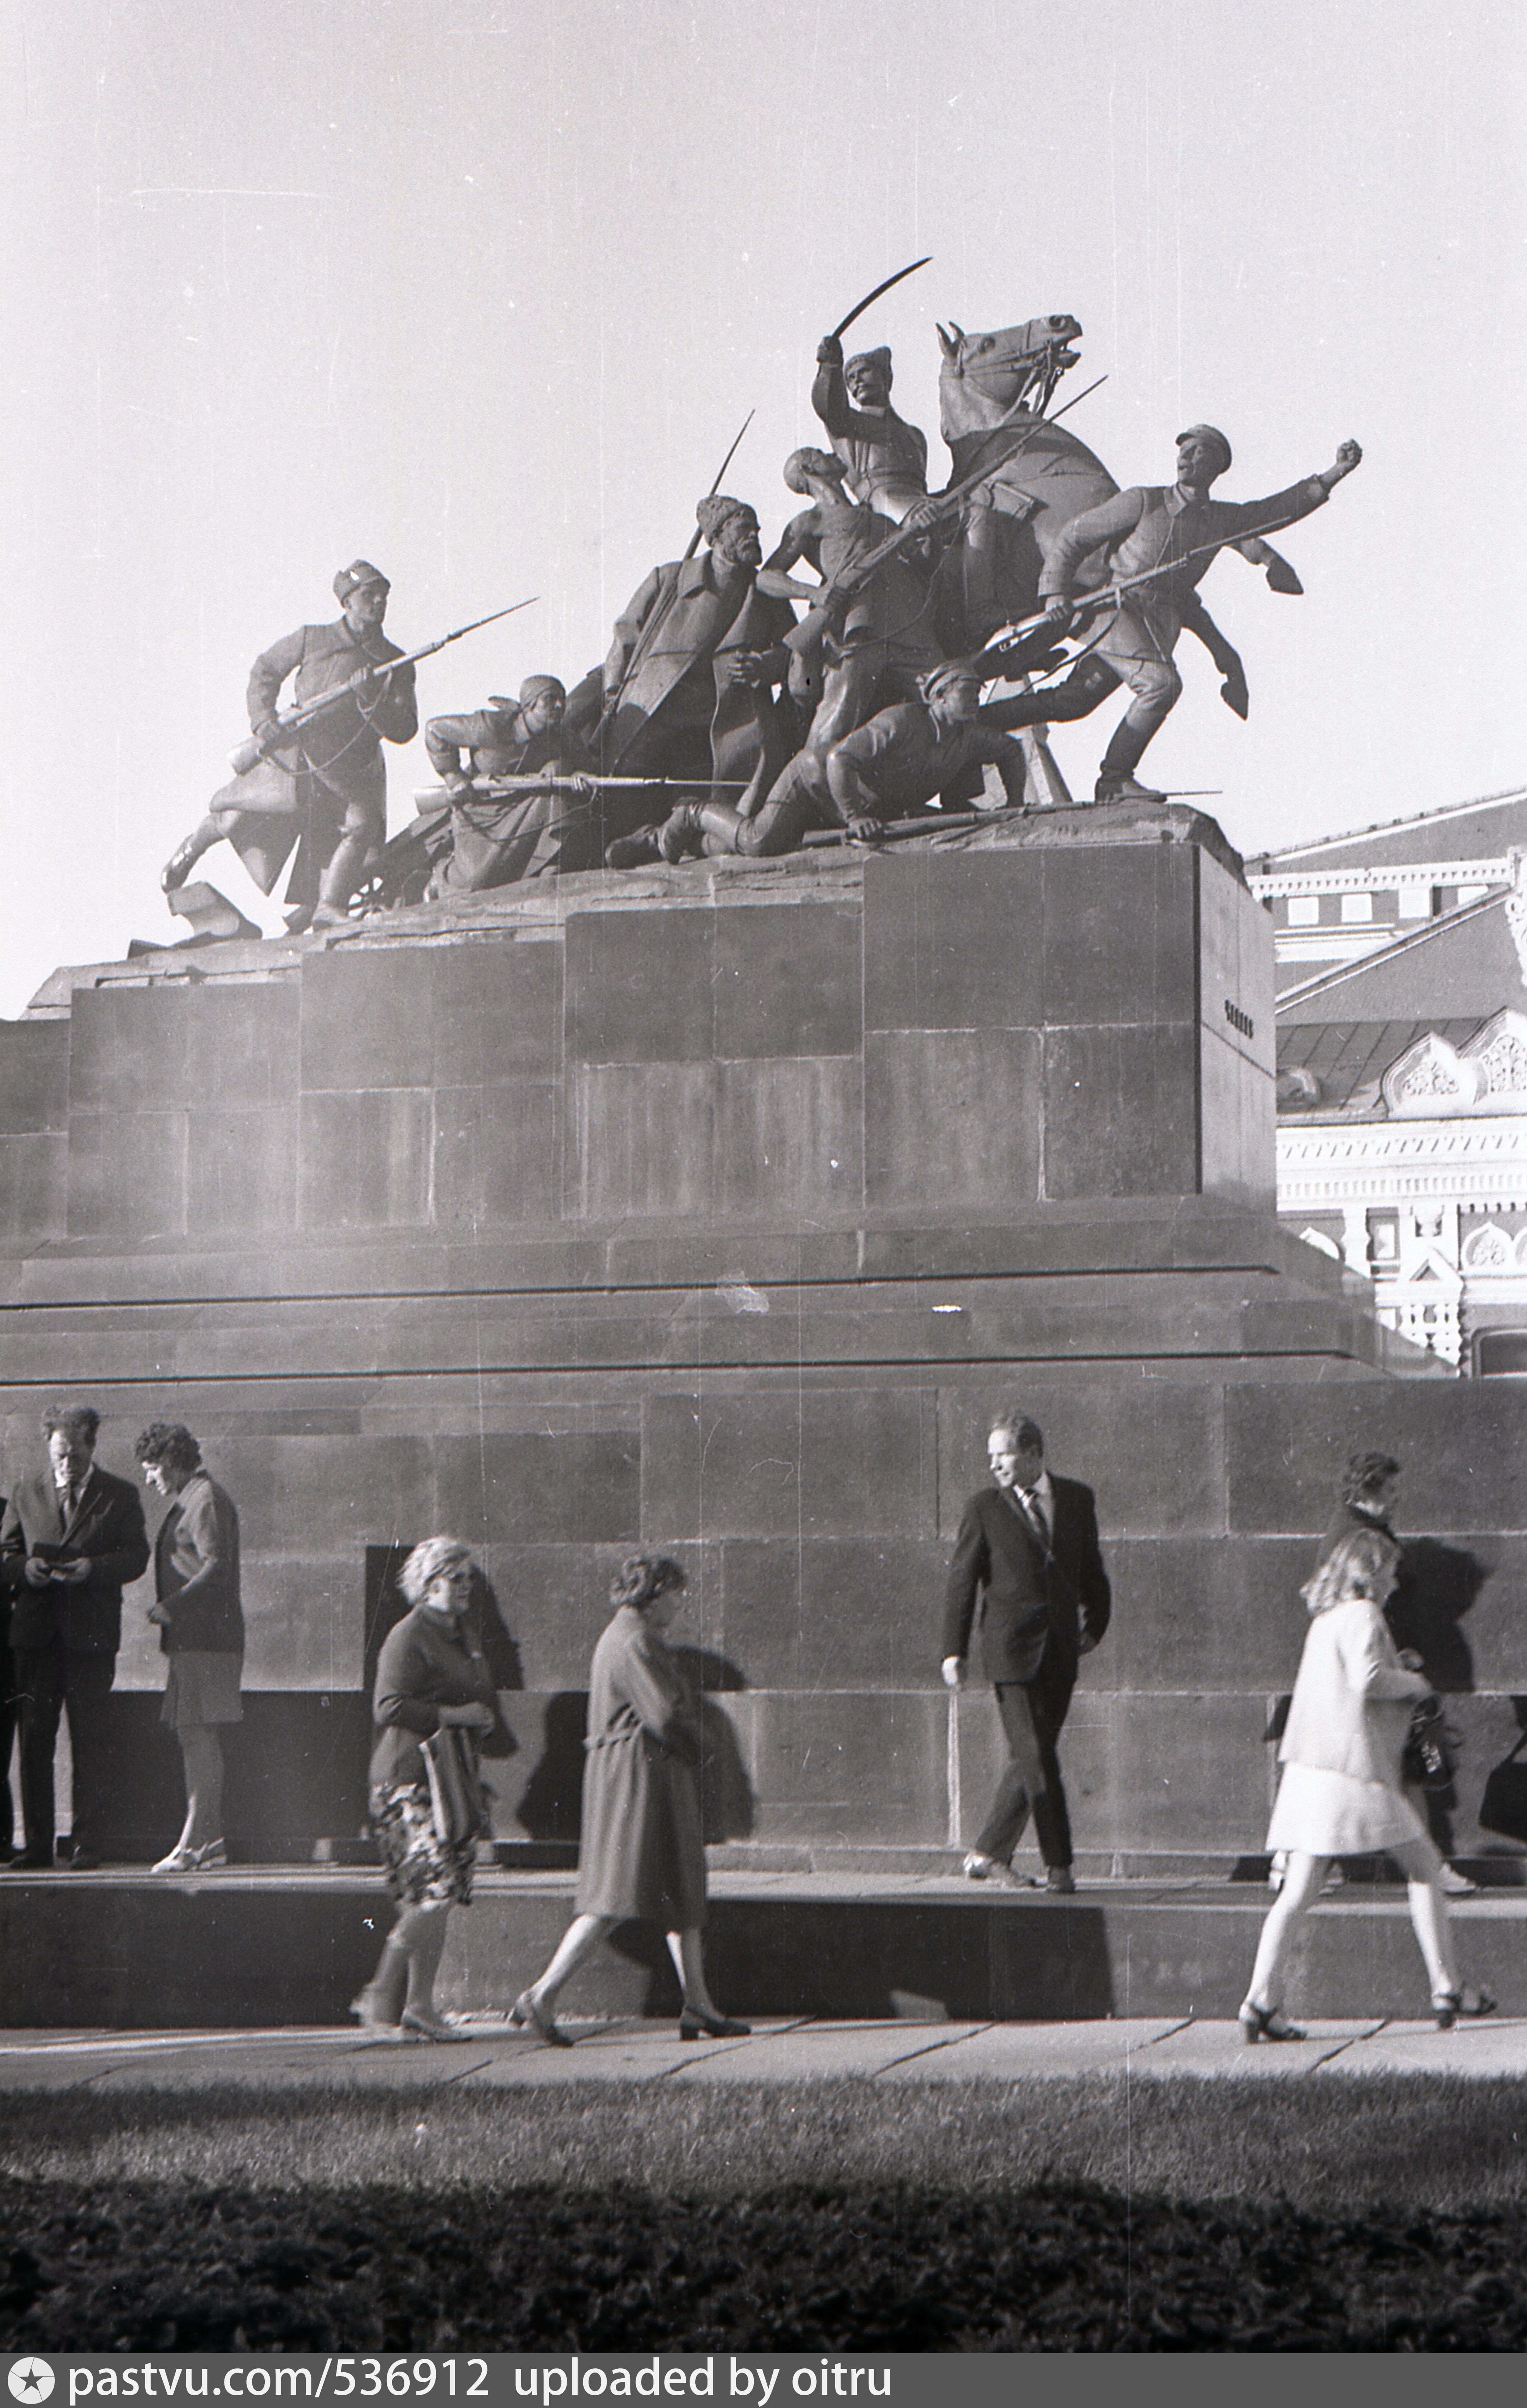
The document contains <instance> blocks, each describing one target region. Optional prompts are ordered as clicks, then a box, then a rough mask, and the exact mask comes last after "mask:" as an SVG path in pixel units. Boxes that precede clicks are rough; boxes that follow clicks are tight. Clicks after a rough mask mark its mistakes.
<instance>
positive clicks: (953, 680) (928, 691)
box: [918, 661, 986, 702]
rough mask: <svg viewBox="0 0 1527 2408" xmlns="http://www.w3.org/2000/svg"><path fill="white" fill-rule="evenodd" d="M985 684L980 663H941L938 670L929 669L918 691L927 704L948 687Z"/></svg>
mask: <svg viewBox="0 0 1527 2408" xmlns="http://www.w3.org/2000/svg"><path fill="white" fill-rule="evenodd" d="M985 682H986V679H985V675H984V674H983V672H982V669H981V665H980V663H979V662H978V661H940V662H939V664H938V667H936V668H935V669H928V670H927V671H925V673H924V674H923V675H922V676H921V677H920V678H919V680H918V691H919V693H920V695H922V698H923V700H924V701H925V702H932V700H933V698H934V696H935V694H939V693H941V692H942V691H943V689H944V687H945V686H947V685H958V684H962V683H963V684H967V685H984V684H985Z"/></svg>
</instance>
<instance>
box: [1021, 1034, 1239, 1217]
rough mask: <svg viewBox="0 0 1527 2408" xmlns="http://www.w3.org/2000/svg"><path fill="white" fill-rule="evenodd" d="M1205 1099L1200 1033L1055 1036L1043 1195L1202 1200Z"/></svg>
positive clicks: (1050, 1045) (1049, 1047)
mask: <svg viewBox="0 0 1527 2408" xmlns="http://www.w3.org/2000/svg"><path fill="white" fill-rule="evenodd" d="M1197 1089H1198V1038H1197V1031H1196V1029H1195V1028H1194V1027H1193V1026H1192V1025H1191V1024H1188V1025H1183V1024H1177V1025H1146V1026H1142V1027H1134V1028H1130V1027H1116V1028H1106V1027H1091V1028H1079V1027H1077V1028H1053V1027H1052V1028H1047V1029H1046V1031H1045V1033H1044V1099H1043V1111H1044V1131H1045V1140H1044V1187H1043V1193H1044V1194H1045V1195H1046V1196H1047V1197H1049V1198H1050V1199H1051V1200H1052V1201H1054V1202H1057V1203H1059V1202H1063V1201H1064V1200H1066V1199H1067V1198H1068V1197H1091V1196H1191V1195H1192V1194H1194V1193H1195V1192H1196V1190H1197V1187H1198V1176H1199V1169H1198V1164H1199V1154H1198V1092H1197ZM1031 1110H1032V1106H1031Z"/></svg>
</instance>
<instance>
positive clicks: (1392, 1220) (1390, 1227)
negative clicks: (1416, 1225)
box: [1368, 1212, 1400, 1263]
mask: <svg viewBox="0 0 1527 2408" xmlns="http://www.w3.org/2000/svg"><path fill="white" fill-rule="evenodd" d="M1368 1258H1369V1260H1370V1262H1375V1263H1397V1262H1398V1261H1399V1259H1400V1223H1399V1220H1398V1217H1397V1216H1396V1215H1395V1214H1394V1213H1393V1212H1370V1213H1369V1215H1368Z"/></svg>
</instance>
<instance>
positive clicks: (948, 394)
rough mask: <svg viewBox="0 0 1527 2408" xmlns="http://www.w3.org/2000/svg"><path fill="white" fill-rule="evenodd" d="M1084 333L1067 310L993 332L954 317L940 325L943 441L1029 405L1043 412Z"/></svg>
mask: <svg viewBox="0 0 1527 2408" xmlns="http://www.w3.org/2000/svg"><path fill="white" fill-rule="evenodd" d="M1080 336H1081V328H1080V326H1079V325H1078V323H1077V320H1076V319H1075V318H1070V317H1066V316H1064V315H1060V316H1057V317H1053V318H1030V319H1028V320H1027V321H1026V322H1025V323H1024V324H1023V325H1021V326H1000V327H998V328H997V329H996V331H995V332H994V333H992V334H990V335H967V334H966V333H965V330H964V328H963V326H957V325H955V324H954V323H953V322H952V321H951V322H950V323H949V325H948V326H947V327H945V326H940V327H939V329H938V345H939V349H940V351H942V352H943V354H944V361H943V366H941V368H940V369H939V372H938V396H939V409H940V418H941V423H942V426H943V432H944V437H945V440H946V441H949V440H950V439H951V438H952V437H954V436H957V435H967V434H969V433H970V432H971V431H972V429H973V428H974V427H977V426H989V425H991V424H992V422H993V420H994V419H996V418H997V417H999V416H1000V417H1005V416H1006V415H1007V414H1008V413H1009V412H1010V411H1013V410H1016V409H1022V408H1024V407H1027V406H1032V407H1033V408H1034V409H1036V410H1043V409H1045V408H1046V406H1047V405H1048V403H1049V396H1050V394H1052V393H1053V392H1054V390H1055V386H1056V384H1057V383H1058V381H1059V380H1060V379H1061V377H1063V375H1064V373H1065V371H1066V369H1067V368H1074V367H1075V366H1076V365H1077V356H1078V354H1077V352H1076V351H1074V350H1073V349H1072V345H1073V344H1074V343H1076V342H1077V341H1078V340H1079V338H1080Z"/></svg>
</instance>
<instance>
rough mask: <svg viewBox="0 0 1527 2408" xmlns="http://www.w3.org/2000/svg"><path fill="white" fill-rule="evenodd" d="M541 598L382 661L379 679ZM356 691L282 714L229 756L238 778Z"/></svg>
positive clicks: (347, 688)
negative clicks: (268, 726) (266, 732)
mask: <svg viewBox="0 0 1527 2408" xmlns="http://www.w3.org/2000/svg"><path fill="white" fill-rule="evenodd" d="M540 598H541V597H540V595H538V594H532V595H529V596H528V597H527V598H526V599H525V600H524V601H523V602H511V603H510V604H509V607H508V609H507V610H490V611H489V613H488V616H487V618H486V619H474V620H473V621H472V623H471V624H470V625H469V626H465V627H454V628H452V630H451V632H450V635H449V636H437V637H436V638H435V641H434V643H433V644H422V645H421V647H420V649H419V651H418V652H405V653H403V654H402V656H401V657H400V658H399V659H397V660H395V661H378V663H377V675H378V677H384V678H385V677H387V676H390V675H391V673H392V670H393V669H407V668H411V667H413V665H414V663H415V662H416V661H427V660H428V659H429V657H430V655H431V653H432V652H444V651H445V648H446V646H447V645H448V644H459V643H460V642H461V639H462V638H463V637H464V636H473V635H476V633H477V631H478V628H479V627H491V626H492V625H493V624H494V623H495V622H496V621H497V620H499V619H512V618H513V616H514V614H515V612H516V611H517V610H528V609H530V606H531V603H532V602H538V601H539V600H540ZM354 691H355V688H354V686H353V684H352V683H351V681H350V679H349V678H347V679H346V680H345V682H344V684H343V685H335V686H331V687H330V688H329V690H328V692H327V694H320V695H314V696H313V698H312V700H311V701H310V702H304V703H299V704H298V706H297V708H296V709H295V710H282V711H278V713H277V715H276V720H275V723H274V725H273V726H272V729H271V731H270V733H269V734H268V735H266V736H250V737H247V738H245V740H244V742H243V743H242V744H240V745H239V746H237V748H236V749H235V751H234V752H233V753H230V754H229V756H228V757H229V759H230V761H231V762H232V763H233V767H234V770H235V775H236V776H238V777H240V778H242V777H243V776H244V775H245V773H246V771H247V770H250V769H252V768H253V767H254V765H255V763H256V762H257V761H264V760H268V758H269V756H270V754H271V753H274V752H275V751H276V750H277V749H278V746H279V745H280V744H282V743H283V742H284V740H285V739H286V738H287V737H288V736H291V735H293V734H294V733H295V731H296V730H297V729H298V728H299V727H306V726H307V723H308V721H309V720H310V719H316V718H317V717H318V715H319V713H320V712H321V711H323V710H329V708H330V707H331V705H332V704H334V703H336V702H342V701H343V700H344V699H345V696H346V695H353V693H354Z"/></svg>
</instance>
